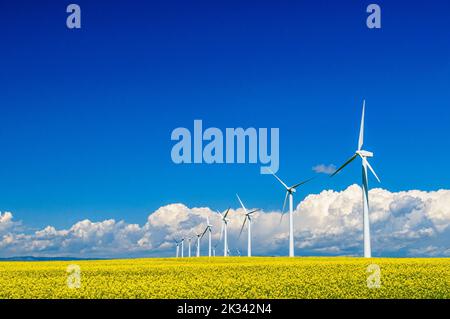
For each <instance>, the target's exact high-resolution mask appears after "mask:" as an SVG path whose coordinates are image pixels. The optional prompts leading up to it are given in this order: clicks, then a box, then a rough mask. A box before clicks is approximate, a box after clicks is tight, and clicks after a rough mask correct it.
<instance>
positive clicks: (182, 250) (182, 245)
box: [180, 238, 184, 258]
mask: <svg viewBox="0 0 450 319" xmlns="http://www.w3.org/2000/svg"><path fill="white" fill-rule="evenodd" d="M180 244H181V258H184V238H181V241H180Z"/></svg>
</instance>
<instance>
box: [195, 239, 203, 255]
mask: <svg viewBox="0 0 450 319" xmlns="http://www.w3.org/2000/svg"><path fill="white" fill-rule="evenodd" d="M195 236H197V243H196V244H195V247H196V248H197V253H196V256H197V257H200V239H201V238H202V233H198V234H196V235H195Z"/></svg>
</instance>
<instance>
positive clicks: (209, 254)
mask: <svg viewBox="0 0 450 319" xmlns="http://www.w3.org/2000/svg"><path fill="white" fill-rule="evenodd" d="M211 231H212V225H211V224H210V222H209V217H208V216H206V228H205V231H204V232H203V234H202V236H201V237H200V239H201V238H203V236H205V234H206V232H208V256H209V257H211Z"/></svg>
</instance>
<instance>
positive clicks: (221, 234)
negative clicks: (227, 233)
mask: <svg viewBox="0 0 450 319" xmlns="http://www.w3.org/2000/svg"><path fill="white" fill-rule="evenodd" d="M224 230H225V224H224V222H223V221H222V228H221V229H220V241H222V238H223V232H224Z"/></svg>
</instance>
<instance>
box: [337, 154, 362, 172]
mask: <svg viewBox="0 0 450 319" xmlns="http://www.w3.org/2000/svg"><path fill="white" fill-rule="evenodd" d="M356 156H358V155H357V154H354V155H353V156H352V157H350V158H349V159H348V160H347V162H345V163H344V164H342V166H341V167H339V168H338V169H337V170H336V171H335V172H334V173H333V174H331V175H330V177H333V176H334V175H336V174H337V173H339V172H340V171H341V170H342V169H343V168H344V167H345V166H347V165H348V164H350V162H352V161H353V160H354V159H355V158H356Z"/></svg>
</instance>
